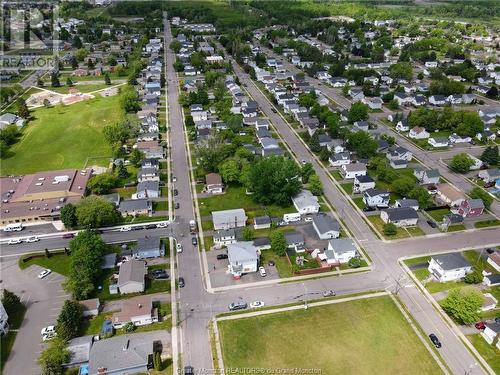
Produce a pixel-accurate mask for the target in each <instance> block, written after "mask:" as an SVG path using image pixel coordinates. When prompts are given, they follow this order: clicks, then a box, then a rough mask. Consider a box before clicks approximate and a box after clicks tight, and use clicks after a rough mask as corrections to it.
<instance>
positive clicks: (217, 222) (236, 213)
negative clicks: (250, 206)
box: [212, 208, 248, 230]
mask: <svg viewBox="0 0 500 375" xmlns="http://www.w3.org/2000/svg"><path fill="white" fill-rule="evenodd" d="M247 219H248V217H247V215H246V214H245V210H244V209H242V208H236V209H233V210H223V211H212V222H213V224H214V230H219V229H231V228H239V227H244V226H245V225H246V221H247Z"/></svg>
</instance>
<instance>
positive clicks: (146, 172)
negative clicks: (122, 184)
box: [137, 167, 160, 182]
mask: <svg viewBox="0 0 500 375" xmlns="http://www.w3.org/2000/svg"><path fill="white" fill-rule="evenodd" d="M137 181H138V182H145V181H160V172H159V169H158V168H156V167H142V168H141V169H140V170H139V171H138V172H137Z"/></svg>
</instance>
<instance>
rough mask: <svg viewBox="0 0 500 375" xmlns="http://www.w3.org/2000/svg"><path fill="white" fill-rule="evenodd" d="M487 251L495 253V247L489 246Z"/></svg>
mask: <svg viewBox="0 0 500 375" xmlns="http://www.w3.org/2000/svg"><path fill="white" fill-rule="evenodd" d="M486 252H487V253H488V254H493V253H494V252H495V249H492V248H491V247H488V248H487V249H486Z"/></svg>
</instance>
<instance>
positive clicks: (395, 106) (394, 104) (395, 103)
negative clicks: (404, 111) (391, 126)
mask: <svg viewBox="0 0 500 375" xmlns="http://www.w3.org/2000/svg"><path fill="white" fill-rule="evenodd" d="M387 108H389V109H391V110H393V111H395V110H397V109H398V108H399V103H398V101H397V100H396V99H392V100H391V101H390V102H389V103H388V104H387Z"/></svg>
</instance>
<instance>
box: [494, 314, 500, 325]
mask: <svg viewBox="0 0 500 375" xmlns="http://www.w3.org/2000/svg"><path fill="white" fill-rule="evenodd" d="M495 323H498V324H500V316H497V317H496V318H495Z"/></svg>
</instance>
